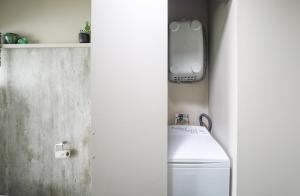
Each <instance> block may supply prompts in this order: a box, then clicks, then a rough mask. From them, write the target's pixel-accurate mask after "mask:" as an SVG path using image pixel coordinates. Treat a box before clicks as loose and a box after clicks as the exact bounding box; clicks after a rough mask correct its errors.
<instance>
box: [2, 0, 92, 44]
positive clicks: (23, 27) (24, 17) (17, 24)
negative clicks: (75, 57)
mask: <svg viewBox="0 0 300 196" xmlns="http://www.w3.org/2000/svg"><path fill="white" fill-rule="evenodd" d="M90 7H91V0H26V1H22V0H1V2H0V32H2V33H6V32H16V33H19V34H22V35H24V36H27V37H28V38H29V39H30V41H32V42H35V43H36V42H39V43H49V42H50V43H58V42H65V43H66V42H72V43H73V42H78V33H79V30H80V29H81V28H83V26H84V23H85V21H90V20H91V16H90V15H91V8H90Z"/></svg>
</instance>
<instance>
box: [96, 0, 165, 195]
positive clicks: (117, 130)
mask: <svg viewBox="0 0 300 196" xmlns="http://www.w3.org/2000/svg"><path fill="white" fill-rule="evenodd" d="M92 7H93V11H92V17H93V27H94V29H93V45H92V69H91V70H92V71H91V83H92V117H93V121H92V122H93V123H92V127H93V130H94V131H95V136H94V137H93V138H92V149H91V150H92V153H93V154H94V155H95V159H94V160H93V161H92V175H93V176H92V179H93V185H92V195H93V196H99V195H101V196H167V124H168V122H167V113H168V111H167V104H168V103H167V97H168V95H167V93H168V86H167V84H168V83H167V82H168V73H167V60H168V59H167V58H168V47H167V44H168V33H167V25H168V18H167V10H168V8H167V0H143V1H140V0H126V1H124V0H109V1H99V0H94V1H93V6H92ZM120 21H126V22H120ZM116 24H117V25H116ZM122 29H123V30H122ZM125 29H126V30H125Z"/></svg>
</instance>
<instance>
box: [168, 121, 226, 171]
mask: <svg viewBox="0 0 300 196" xmlns="http://www.w3.org/2000/svg"><path fill="white" fill-rule="evenodd" d="M168 147H169V149H168V161H169V163H193V164H195V163H199V164H201V163H202V164H204V163H205V164H207V163H212V164H215V163H221V165H222V163H223V166H224V167H225V166H229V165H230V161H229V158H228V156H227V155H226V153H225V152H224V150H223V149H222V147H221V146H220V145H219V144H218V143H217V141H216V140H215V139H214V138H213V137H212V136H211V134H210V133H209V132H208V131H207V129H206V128H204V127H200V126H186V125H184V126H183V125H173V126H169V141H168Z"/></svg>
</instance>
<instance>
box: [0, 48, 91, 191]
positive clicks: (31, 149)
mask: <svg viewBox="0 0 300 196" xmlns="http://www.w3.org/2000/svg"><path fill="white" fill-rule="evenodd" d="M2 56H3V58H2V59H3V62H2V67H1V68H0V69H3V70H5V71H3V72H4V73H3V75H5V74H6V75H7V77H6V78H7V81H6V83H5V82H4V84H5V85H3V86H4V87H3V89H2V87H1V89H0V93H1V94H0V107H1V112H0V118H1V120H0V122H5V123H6V124H5V123H4V125H0V128H1V138H2V134H3V135H4V137H3V138H5V139H0V142H1V144H2V143H3V144H4V146H6V148H4V149H1V148H0V153H1V156H0V157H1V159H2V158H3V160H5V161H1V162H0V164H1V165H3V166H4V168H3V169H0V175H1V174H2V173H3V174H5V180H4V182H5V183H3V185H0V191H2V192H3V191H6V192H8V194H9V196H29V195H30V196H41V195H42V196H88V195H90V186H91V176H90V163H89V135H90V132H91V130H90V129H91V116H90V83H89V74H90V52H89V49H88V48H44V49H5V50H3V54H2ZM1 73H2V72H0V74H1ZM2 109H3V111H2ZM62 141H68V142H69V144H70V146H71V148H72V149H74V150H73V152H72V153H73V154H72V158H71V159H70V160H58V159H55V158H54V144H56V143H60V142H62ZM0 167H1V166H0ZM0 180H1V177H0ZM2 186H3V187H2ZM5 189H6V190H5ZM0 194H1V192H0Z"/></svg>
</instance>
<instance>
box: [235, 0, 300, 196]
mask: <svg viewBox="0 0 300 196" xmlns="http://www.w3.org/2000/svg"><path fill="white" fill-rule="evenodd" d="M238 7H239V8H238V17H237V18H238V33H239V35H238V48H239V53H238V55H239V56H238V63H239V69H238V75H239V78H238V84H239V87H238V114H239V123H238V126H239V127H238V129H239V134H238V190H237V191H238V192H237V193H238V196H253V195H257V196H265V195H272V196H282V195H289V196H292V195H299V193H300V186H299V179H300V169H299V165H300V156H299V154H300V145H299V138H300V132H299V127H300V121H299V111H300V102H299V100H300V90H299V84H300V77H299V76H300V64H299V62H300V55H299V54H300V49H299V48H300V47H299V43H300V36H299V35H300V25H299V18H300V12H299V10H300V1H297V0H286V1H282V0H264V1H261V0H253V1H249V0H240V1H239V5H238Z"/></svg>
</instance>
